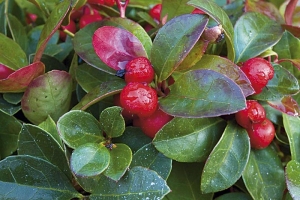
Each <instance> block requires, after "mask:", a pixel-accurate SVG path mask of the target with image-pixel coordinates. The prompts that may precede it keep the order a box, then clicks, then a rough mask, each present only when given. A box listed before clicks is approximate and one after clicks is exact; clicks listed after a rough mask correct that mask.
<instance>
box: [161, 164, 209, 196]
mask: <svg viewBox="0 0 300 200" xmlns="http://www.w3.org/2000/svg"><path fill="white" fill-rule="evenodd" d="M202 169H203V164H202V163H196V162H193V163H180V162H176V161H173V164H172V171H171V174H170V176H169V178H168V180H167V182H168V185H169V187H170V188H171V192H170V193H169V194H168V195H167V196H166V200H177V199H180V200H199V199H201V200H212V199H213V193H209V194H203V193H202V192H201V191H200V178H201V171H202Z"/></svg>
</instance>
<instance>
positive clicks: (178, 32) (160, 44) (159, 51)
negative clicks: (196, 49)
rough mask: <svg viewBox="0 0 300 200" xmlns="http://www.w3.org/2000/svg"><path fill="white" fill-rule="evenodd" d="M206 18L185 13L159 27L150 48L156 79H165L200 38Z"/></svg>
mask: <svg viewBox="0 0 300 200" xmlns="http://www.w3.org/2000/svg"><path fill="white" fill-rule="evenodd" d="M207 22H208V18H207V17H206V16H205V15H192V14H186V15H181V16H179V17H176V18H173V19H172V20H170V21H169V22H167V23H166V24H165V25H164V26H163V27H162V28H160V29H159V31H158V33H157V35H156V37H155V39H154V41H153V46H152V50H151V56H150V60H151V64H152V65H153V67H154V70H155V72H156V74H157V75H158V81H163V80H165V79H167V78H168V77H169V76H170V75H171V74H172V72H173V71H174V70H175V69H176V68H177V67H178V66H179V64H180V63H181V62H182V61H183V60H184V58H185V57H186V56H187V55H188V53H189V52H190V51H191V49H192V48H193V46H194V45H195V44H196V42H197V41H198V39H199V38H200V36H201V34H202V32H203V30H204V28H205V27H206V24H207Z"/></svg>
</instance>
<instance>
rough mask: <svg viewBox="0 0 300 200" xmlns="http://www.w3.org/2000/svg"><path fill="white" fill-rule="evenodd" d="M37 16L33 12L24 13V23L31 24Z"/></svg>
mask: <svg viewBox="0 0 300 200" xmlns="http://www.w3.org/2000/svg"><path fill="white" fill-rule="evenodd" d="M37 18H38V16H37V15H36V14H33V13H26V23H27V24H32V23H34V22H35V21H36V19H37Z"/></svg>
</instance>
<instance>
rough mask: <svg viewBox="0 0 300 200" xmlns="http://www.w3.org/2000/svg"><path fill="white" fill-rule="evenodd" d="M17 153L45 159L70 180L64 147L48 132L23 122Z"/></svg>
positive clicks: (70, 175)
mask: <svg viewBox="0 0 300 200" xmlns="http://www.w3.org/2000/svg"><path fill="white" fill-rule="evenodd" d="M18 154H19V155H30V156H33V157H38V158H41V159H43V160H46V161H48V162H50V163H52V164H53V165H56V166H57V167H58V168H59V169H60V170H61V171H62V172H64V174H66V176H67V177H68V178H69V179H70V180H71V179H72V178H71V177H72V174H71V171H70V168H69V164H68V162H67V159H66V156H65V153H64V149H63V148H62V147H61V146H60V145H59V144H58V143H57V142H56V141H55V139H54V138H53V137H52V136H51V135H50V134H49V133H47V132H45V131H44V130H42V129H41V128H39V127H37V126H34V125H31V124H23V126H22V130H21V132H20V136H19V140H18ZM54 155H55V156H54Z"/></svg>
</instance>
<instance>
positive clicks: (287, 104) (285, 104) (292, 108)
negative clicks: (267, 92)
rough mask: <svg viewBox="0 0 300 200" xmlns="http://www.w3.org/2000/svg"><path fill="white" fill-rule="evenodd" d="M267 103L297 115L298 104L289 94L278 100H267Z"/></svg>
mask: <svg viewBox="0 0 300 200" xmlns="http://www.w3.org/2000/svg"><path fill="white" fill-rule="evenodd" d="M268 104H269V105H270V106H271V107H273V108H275V109H277V110H279V111H281V112H284V113H286V114H288V115H291V116H299V114H300V109H299V105H298V103H297V101H295V100H294V99H293V98H292V97H291V96H284V97H282V98H281V99H279V100H278V101H268Z"/></svg>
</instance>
